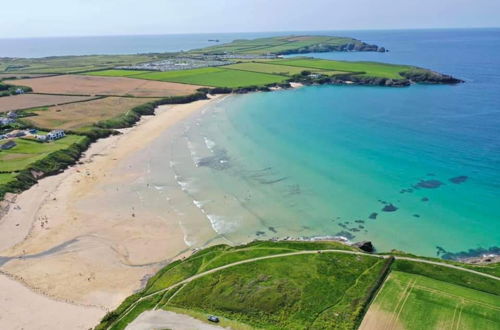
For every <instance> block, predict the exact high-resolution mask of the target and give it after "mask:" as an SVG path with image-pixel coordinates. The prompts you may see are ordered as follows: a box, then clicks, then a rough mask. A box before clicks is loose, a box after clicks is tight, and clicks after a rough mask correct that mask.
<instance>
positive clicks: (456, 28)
mask: <svg viewBox="0 0 500 330" xmlns="http://www.w3.org/2000/svg"><path fill="white" fill-rule="evenodd" d="M481 29H482V30H484V29H500V26H481V27H479V26H478V27H431V28H429V27H427V28H394V29H386V28H382V29H335V30H275V31H232V32H179V33H141V34H88V35H51V36H29V37H0V40H15V39H57V38H96V37H97V38H99V37H101V38H106V37H141V36H143V37H145V36H182V35H210V34H255V33H287V32H290V33H294V32H343V31H346V32H347V31H419V30H421V31H424V30H481Z"/></svg>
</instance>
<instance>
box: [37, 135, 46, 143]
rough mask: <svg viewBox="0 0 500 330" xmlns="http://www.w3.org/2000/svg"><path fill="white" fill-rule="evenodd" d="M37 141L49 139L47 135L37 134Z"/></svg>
mask: <svg viewBox="0 0 500 330" xmlns="http://www.w3.org/2000/svg"><path fill="white" fill-rule="evenodd" d="M35 138H36V140H37V141H40V142H45V141H47V135H35Z"/></svg>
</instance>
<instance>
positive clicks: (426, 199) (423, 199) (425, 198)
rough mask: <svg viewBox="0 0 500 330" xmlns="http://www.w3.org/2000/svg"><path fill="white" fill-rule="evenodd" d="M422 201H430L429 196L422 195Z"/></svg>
mask: <svg viewBox="0 0 500 330" xmlns="http://www.w3.org/2000/svg"><path fill="white" fill-rule="evenodd" d="M421 201H422V202H428V201H429V198H427V197H422V199H421Z"/></svg>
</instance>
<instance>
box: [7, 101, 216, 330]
mask: <svg viewBox="0 0 500 330" xmlns="http://www.w3.org/2000/svg"><path fill="white" fill-rule="evenodd" d="M218 99H220V97H219V96H217V97H214V98H212V99H211V100H203V101H197V102H194V103H190V104H184V105H173V106H163V107H160V108H159V109H158V110H157V115H156V116H149V117H144V118H143V119H142V120H141V122H140V123H139V124H138V125H136V126H134V127H132V128H129V129H125V130H124V131H123V132H124V134H121V135H117V136H113V137H110V138H107V139H102V140H100V141H98V142H96V143H94V144H93V145H92V146H91V147H90V149H89V150H88V151H87V152H86V153H85V155H84V157H83V158H82V160H81V162H80V163H79V164H78V165H75V166H73V167H72V168H70V169H68V170H66V171H65V172H64V173H61V174H60V175H57V176H53V177H48V178H45V179H42V180H41V181H40V182H39V183H38V184H37V185H35V186H34V187H32V188H31V189H29V190H28V191H26V192H23V193H22V194H20V195H18V196H16V197H15V198H10V203H11V205H10V208H9V211H8V213H7V214H5V215H4V216H3V217H2V218H1V219H0V256H1V257H0V271H1V273H2V275H0V292H1V293H0V301H2V306H1V309H0V328H1V329H88V328H91V327H93V326H95V325H96V324H97V323H98V322H99V320H100V318H102V316H104V314H105V313H106V311H107V310H110V309H113V308H115V307H116V306H117V305H118V304H119V303H120V302H121V301H122V300H123V299H124V298H125V297H127V296H128V295H130V294H132V293H133V292H134V291H135V290H138V289H139V288H140V287H141V286H142V285H143V284H144V283H145V280H147V278H148V276H151V275H152V274H154V273H155V272H156V271H157V270H158V269H159V268H160V267H162V266H163V265H165V264H167V263H168V262H169V261H170V260H171V259H172V258H175V257H178V256H179V255H181V254H182V253H186V254H187V253H190V252H191V250H192V249H193V248H194V247H196V246H188V245H187V243H186V238H185V234H184V232H183V228H182V226H181V224H180V222H179V221H178V220H177V215H176V213H175V212H173V211H172V212H171V211H169V207H168V205H166V207H165V209H166V211H165V212H164V214H161V216H159V215H158V213H155V212H154V211H151V210H148V208H147V207H141V205H142V204H141V198H142V197H141V196H140V195H135V194H133V191H132V192H131V191H126V190H127V189H129V188H128V187H129V185H128V183H132V182H134V183H137V182H139V183H140V182H141V177H142V172H141V171H138V170H136V168H135V167H134V165H135V164H140V163H143V162H144V161H145V160H144V154H145V153H147V148H148V145H150V144H151V143H153V142H154V141H155V139H157V138H158V137H160V136H161V134H162V133H163V132H165V131H166V130H168V129H169V128H170V127H172V126H174V125H175V124H176V123H179V122H181V121H182V120H183V119H186V118H188V117H189V116H190V115H191V114H194V113H196V112H197V111H199V110H201V109H202V108H203V107H205V106H207V105H209V104H210V102H214V101H215V100H218ZM130 189H132V188H130ZM179 190H180V189H179ZM179 202H182V200H181V197H180V195H179V200H178V201H176V203H179ZM186 203H187V202H186ZM191 218H192V220H191V221H192V222H191V223H188V224H187V225H188V226H194V227H195V228H196V229H197V230H198V232H199V235H198V237H199V238H201V240H199V242H203V241H204V240H205V239H206V240H209V239H212V238H213V237H214V236H215V233H214V232H213V230H212V228H211V227H210V225H209V223H208V222H207V221H206V220H205V219H203V218H202V217H200V216H193V217H190V219H191ZM183 226H186V224H185V223H184V224H183ZM28 305H29V306H30V308H29V311H28V309H27V307H26V306H28ZM34 305H36V306H37V307H36V308H34V307H33V306H34ZM34 310H35V312H33V311H34ZM61 311H64V312H61ZM61 313H62V314H64V315H63V316H62V317H61V318H59V317H54V316H53V315H59V314H61ZM51 315H52V317H51Z"/></svg>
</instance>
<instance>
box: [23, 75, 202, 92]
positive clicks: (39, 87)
mask: <svg viewBox="0 0 500 330" xmlns="http://www.w3.org/2000/svg"><path fill="white" fill-rule="evenodd" d="M16 84H18V85H22V86H29V87H31V88H33V91H34V92H36V93H50V94H74V95H110V96H136V97H164V96H176V95H188V94H192V93H195V92H196V90H197V89H198V88H199V87H200V86H193V85H186V84H176V83H168V82H159V81H149V80H141V79H128V78H124V77H95V76H83V75H62V76H54V77H48V78H35V79H21V80H16Z"/></svg>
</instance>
